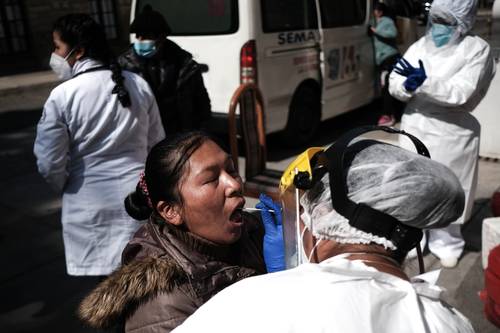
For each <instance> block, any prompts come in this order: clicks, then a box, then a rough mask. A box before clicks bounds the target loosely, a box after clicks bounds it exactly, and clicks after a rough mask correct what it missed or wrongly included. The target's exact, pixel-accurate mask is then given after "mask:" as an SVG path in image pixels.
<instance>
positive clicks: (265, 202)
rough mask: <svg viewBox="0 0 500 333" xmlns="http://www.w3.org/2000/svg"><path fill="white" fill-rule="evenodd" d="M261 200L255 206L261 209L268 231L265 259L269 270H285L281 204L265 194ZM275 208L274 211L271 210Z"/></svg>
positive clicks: (269, 271) (265, 241)
mask: <svg viewBox="0 0 500 333" xmlns="http://www.w3.org/2000/svg"><path fill="white" fill-rule="evenodd" d="M259 199H260V202H259V203H258V204H257V205H256V206H255V207H256V208H259V209H261V211H260V216H261V217H262V222H263V224H264V229H265V231H266V233H265V235H264V261H265V263H266V268H267V272H268V273H271V272H279V271H283V270H285V267H286V266H285V246H284V244H283V225H282V223H281V222H282V220H281V205H280V204H279V203H277V202H274V201H273V200H272V199H271V198H270V197H268V196H267V195H265V194H261V195H260V196H259ZM270 209H272V210H274V213H271V212H269V210H270Z"/></svg>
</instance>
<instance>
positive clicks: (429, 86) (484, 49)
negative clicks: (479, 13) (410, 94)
mask: <svg viewBox="0 0 500 333" xmlns="http://www.w3.org/2000/svg"><path fill="white" fill-rule="evenodd" d="M478 45H479V43H478ZM468 51H469V52H471V51H472V50H468ZM474 51H475V52H474ZM474 51H472V52H471V56H470V58H469V60H468V61H467V62H466V64H465V65H464V66H463V67H462V68H461V69H460V70H459V71H458V72H456V73H455V74H454V75H453V76H451V77H448V78H436V77H433V76H432V73H427V79H426V80H425V81H424V83H423V84H422V86H420V87H419V88H418V89H417V90H416V91H415V95H417V96H422V97H424V98H427V99H429V100H431V101H433V102H434V103H436V104H439V105H443V106H460V105H463V104H465V103H467V101H468V100H469V98H470V97H471V96H472V95H473V94H474V93H475V92H476V90H477V89H480V88H481V87H480V86H479V85H480V81H481V78H482V77H483V76H484V75H485V70H486V69H487V68H490V66H488V62H489V61H490V58H491V56H490V47H489V45H488V44H486V43H484V44H483V43H481V47H477V48H476V50H474Z"/></svg>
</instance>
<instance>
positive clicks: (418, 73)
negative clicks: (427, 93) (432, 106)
mask: <svg viewBox="0 0 500 333" xmlns="http://www.w3.org/2000/svg"><path fill="white" fill-rule="evenodd" d="M418 64H419V67H418V68H415V67H413V66H412V65H411V64H410V63H409V62H408V60H406V59H405V58H401V59H399V60H398V63H397V64H396V66H394V72H396V73H398V74H399V75H402V76H406V80H405V82H404V83H403V85H404V87H405V89H406V90H407V91H410V92H413V91H415V90H417V88H418V87H420V86H421V85H422V84H423V83H424V81H425V80H426V79H427V74H426V73H425V68H424V63H423V62H422V60H419V61H418Z"/></svg>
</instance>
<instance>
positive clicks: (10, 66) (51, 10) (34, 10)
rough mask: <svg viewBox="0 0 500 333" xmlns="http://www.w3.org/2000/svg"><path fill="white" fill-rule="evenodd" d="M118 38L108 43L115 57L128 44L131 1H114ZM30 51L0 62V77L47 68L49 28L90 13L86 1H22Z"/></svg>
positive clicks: (50, 51)
mask: <svg viewBox="0 0 500 333" xmlns="http://www.w3.org/2000/svg"><path fill="white" fill-rule="evenodd" d="M114 2H115V8H116V20H117V32H118V38H117V39H115V40H110V41H109V43H110V45H111V47H112V49H113V50H114V52H115V54H119V53H121V52H122V51H124V50H125V49H126V48H127V46H128V44H129V42H128V39H129V33H128V31H129V21H130V4H131V0H114ZM23 7H24V13H25V16H26V25H27V27H26V28H27V31H28V43H29V50H30V51H29V52H28V54H25V55H20V56H13V57H4V58H3V59H0V75H7V74H15V73H21V72H27V71H32V70H44V69H49V65H48V62H49V59H50V54H51V53H52V49H53V43H52V25H53V23H54V21H55V20H56V19H57V18H59V17H60V16H63V15H66V14H69V13H90V1H89V0H24V1H23Z"/></svg>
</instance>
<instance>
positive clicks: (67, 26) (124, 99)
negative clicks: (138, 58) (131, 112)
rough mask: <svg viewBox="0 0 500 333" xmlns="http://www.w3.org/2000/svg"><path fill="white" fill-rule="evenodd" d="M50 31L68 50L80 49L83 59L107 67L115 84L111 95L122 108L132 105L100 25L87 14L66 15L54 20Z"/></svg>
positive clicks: (119, 69)
mask: <svg viewBox="0 0 500 333" xmlns="http://www.w3.org/2000/svg"><path fill="white" fill-rule="evenodd" d="M52 31H56V32H58V33H59V35H60V37H61V40H62V41H63V42H64V43H66V44H68V45H69V47H70V48H75V47H79V48H82V49H83V50H84V54H83V56H84V57H89V58H92V59H95V60H98V61H100V62H102V63H103V64H104V66H106V67H108V68H109V69H110V70H111V72H112V75H111V79H112V80H113V82H115V83H116V86H115V87H114V88H113V90H112V92H111V93H112V94H117V96H118V100H119V101H120V104H121V105H122V106H123V107H129V106H130V105H132V102H131V100H130V94H129V92H128V91H127V89H126V88H125V86H124V84H123V81H124V80H125V78H124V77H123V76H122V70H121V67H120V65H119V64H118V62H117V60H116V57H115V56H114V55H113V54H112V52H111V50H110V48H109V46H108V42H107V41H106V35H105V33H104V29H103V27H102V25H100V24H99V23H97V22H96V21H94V20H93V19H92V17H90V16H89V15H87V14H68V15H65V16H62V17H60V18H59V19H57V20H56V22H55V23H54V26H53V29H52Z"/></svg>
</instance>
